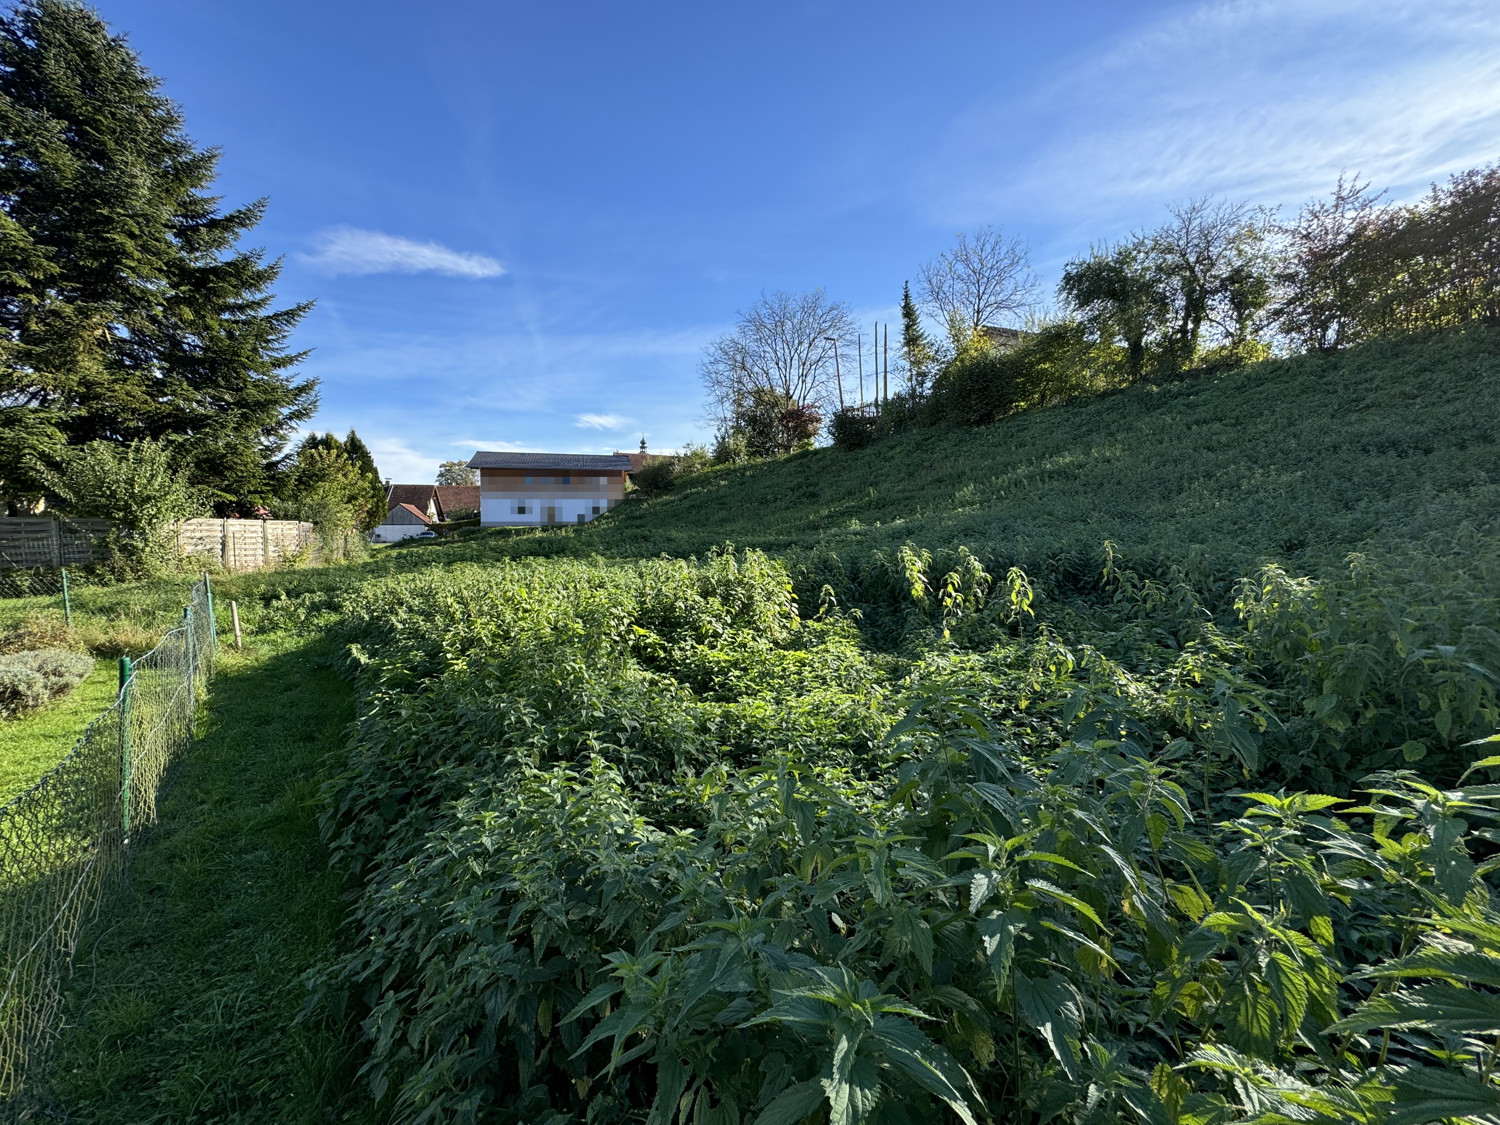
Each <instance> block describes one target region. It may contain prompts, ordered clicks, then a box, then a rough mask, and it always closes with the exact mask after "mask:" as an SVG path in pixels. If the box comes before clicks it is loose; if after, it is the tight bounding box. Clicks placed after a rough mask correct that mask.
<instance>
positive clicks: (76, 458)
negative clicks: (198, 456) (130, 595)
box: [48, 439, 206, 577]
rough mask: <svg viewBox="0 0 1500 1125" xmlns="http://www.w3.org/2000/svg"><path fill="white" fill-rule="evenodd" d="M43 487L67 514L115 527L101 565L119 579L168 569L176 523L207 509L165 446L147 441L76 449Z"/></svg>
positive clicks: (174, 546)
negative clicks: (58, 500) (52, 494)
mask: <svg viewBox="0 0 1500 1125" xmlns="http://www.w3.org/2000/svg"><path fill="white" fill-rule="evenodd" d="M48 485H49V491H51V492H52V493H54V494H55V495H58V496H61V497H62V499H63V502H64V504H65V506H66V508H67V510H68V512H69V513H70V514H72V515H75V516H82V517H86V518H87V517H92V518H97V519H107V520H110V521H112V522H113V523H114V527H113V528H112V529H111V531H110V532H109V533H108V534H107V535H106V536H105V537H104V540H103V546H104V548H105V551H104V556H105V563H106V565H108V566H109V567H110V568H111V569H113V570H115V571H116V572H117V573H118V574H120V575H121V576H122V577H124V576H142V575H147V574H154V573H159V572H161V571H163V570H165V569H168V568H169V566H170V564H171V563H172V561H173V560H174V559H175V558H176V557H177V537H176V532H177V524H178V523H179V522H180V521H182V520H184V519H187V518H189V517H190V516H194V515H198V514H201V513H202V512H203V510H204V508H205V506H206V497H205V496H204V495H203V494H202V492H201V491H200V490H199V489H197V488H195V487H194V486H193V485H191V484H189V483H188V482H187V480H186V479H185V478H184V476H183V475H182V473H180V472H179V471H178V470H177V467H176V465H175V464H174V463H173V460H172V456H171V453H170V451H169V449H168V447H167V446H166V444H165V443H163V442H158V441H151V440H149V439H143V440H140V441H133V442H130V443H128V444H123V445H122V444H120V443H117V442H109V441H91V442H89V443H88V444H86V445H83V446H77V447H75V448H73V449H71V450H69V451H68V453H67V455H66V458H65V460H64V465H63V471H62V472H61V474H49V479H48Z"/></svg>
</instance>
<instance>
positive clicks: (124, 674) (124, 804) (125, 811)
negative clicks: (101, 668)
mask: <svg viewBox="0 0 1500 1125" xmlns="http://www.w3.org/2000/svg"><path fill="white" fill-rule="evenodd" d="M132 682H133V675H132V669H131V667H130V657H128V656H122V657H120V793H121V797H120V806H121V814H120V831H121V835H122V837H123V838H124V840H125V841H126V842H127V843H128V842H129V840H130V770H131V766H132V765H133V764H134V763H133V762H132V761H131V755H132V753H133V749H132V747H131V745H130V692H131V684H132Z"/></svg>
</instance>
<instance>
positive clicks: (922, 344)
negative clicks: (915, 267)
mask: <svg viewBox="0 0 1500 1125" xmlns="http://www.w3.org/2000/svg"><path fill="white" fill-rule="evenodd" d="M901 360H902V363H903V364H904V365H905V367H906V388H907V391H908V392H909V393H911V394H913V395H917V396H918V397H920V396H922V395H924V394H926V393H927V384H928V382H929V381H931V379H932V365H933V361H934V356H933V353H932V342H931V341H930V340H928V338H927V330H926V329H925V328H923V327H922V315H921V313H919V312H918V311H917V303H916V302H915V301H913V300H912V299H911V285H910V284H909V283H908V282H905V281H903V282H902V283H901Z"/></svg>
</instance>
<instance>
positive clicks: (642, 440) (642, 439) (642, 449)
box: [641, 434, 646, 453]
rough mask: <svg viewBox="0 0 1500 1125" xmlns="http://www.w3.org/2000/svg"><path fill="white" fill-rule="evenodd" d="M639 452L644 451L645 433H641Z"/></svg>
mask: <svg viewBox="0 0 1500 1125" xmlns="http://www.w3.org/2000/svg"><path fill="white" fill-rule="evenodd" d="M641 452H642V453H645V452H646V435H645V434H642V435H641Z"/></svg>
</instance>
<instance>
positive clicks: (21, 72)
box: [0, 0, 317, 509]
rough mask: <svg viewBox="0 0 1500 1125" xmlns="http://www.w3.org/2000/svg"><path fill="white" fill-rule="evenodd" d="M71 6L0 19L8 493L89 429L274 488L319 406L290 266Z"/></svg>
mask: <svg viewBox="0 0 1500 1125" xmlns="http://www.w3.org/2000/svg"><path fill="white" fill-rule="evenodd" d="M158 85H159V84H158V82H157V79H156V78H155V77H154V76H153V75H152V74H151V73H150V72H149V71H147V70H146V68H145V67H144V66H143V65H142V64H141V62H140V60H139V58H138V57H137V56H136V54H135V53H134V52H133V51H132V50H131V49H130V47H129V46H128V45H127V44H126V42H125V40H124V39H122V38H120V37H117V36H112V35H111V34H110V33H109V29H108V28H107V27H106V26H105V25H104V23H103V22H102V21H101V20H100V19H99V18H98V17H97V16H96V15H94V13H93V12H91V11H90V10H89V9H87V8H85V7H83V6H82V5H81V4H78V3H76V2H74V0H22V2H21V3H20V4H18V5H17V6H16V7H15V8H14V9H12V10H11V11H10V12H8V13H6V14H4V15H0V432H3V433H4V435H5V440H3V441H0V501H3V502H4V503H5V504H6V505H8V506H10V507H11V508H13V509H14V508H25V507H27V506H28V505H30V504H32V503H34V502H35V501H36V500H37V499H38V498H40V497H41V496H42V495H43V494H44V493H45V491H46V487H45V481H46V480H47V479H48V476H47V471H46V470H47V469H48V468H49V467H55V466H56V465H57V464H58V463H59V462H60V460H61V459H62V458H63V454H64V451H65V449H66V448H67V447H76V446H81V445H83V444H85V443H87V442H89V441H94V440H104V441H112V442H128V441H132V440H137V439H158V440H163V441H165V442H166V443H167V444H168V445H169V447H170V448H171V450H172V456H173V460H174V462H175V463H176V465H177V466H178V470H179V471H180V472H182V473H184V474H185V475H186V477H187V478H188V479H189V480H190V481H191V482H192V483H194V484H197V485H201V486H203V487H205V488H207V489H209V490H211V491H212V493H213V494H215V495H216V496H217V497H218V498H219V500H220V502H221V505H222V506H224V507H231V506H236V505H237V504H239V505H243V504H245V503H253V502H258V501H260V500H262V499H265V498H268V497H269V495H270V492H271V487H272V471H273V468H274V463H275V460H276V457H277V455H278V453H279V452H280V450H281V448H282V446H283V444H284V442H285V440H286V438H287V437H288V436H289V435H290V433H291V432H292V430H293V429H294V428H295V426H296V425H297V424H298V423H299V422H302V421H305V420H306V419H307V418H309V417H311V415H312V413H313V410H314V409H315V407H316V404H317V399H316V384H315V382H314V381H313V380H310V379H299V378H297V377H296V375H295V373H294V372H293V370H292V369H293V368H295V367H296V365H297V363H298V362H299V361H300V360H301V358H302V355H301V354H299V353H293V352H289V351H288V350H287V348H286V343H287V338H288V336H289V334H290V333H291V331H292V329H293V328H294V327H295V326H296V324H297V323H298V321H299V320H301V318H302V317H303V315H305V313H306V312H307V310H308V307H309V306H308V305H305V304H302V305H294V306H291V307H289V308H283V309H273V307H272V301H273V299H274V298H273V297H272V295H271V293H270V291H269V290H270V286H271V285H272V284H273V283H274V282H275V280H276V278H277V276H278V274H279V273H280V262H279V261H269V262H268V261H266V260H265V259H264V257H263V255H262V254H261V253H260V252H259V251H255V250H241V249H239V248H238V245H237V244H238V242H239V240H240V238H241V237H242V236H243V235H244V234H245V233H246V232H247V231H249V230H251V229H252V228H253V227H254V226H255V225H256V224H257V223H258V222H259V220H260V218H261V215H262V212H263V210H264V207H265V202H264V200H261V201H257V202H255V203H251V204H249V205H248V206H244V207H240V208H237V209H234V210H229V211H223V210H221V209H220V207H219V201H218V199H217V197H215V196H212V195H210V194H208V189H209V188H210V187H211V185H212V182H213V179H214V174H215V166H216V164H217V161H218V153H217V152H216V151H215V150H213V149H200V148H198V147H196V146H195V145H194V144H193V142H192V140H191V139H190V138H189V137H188V136H187V135H186V133H185V132H184V131H183V121H182V116H181V113H180V112H179V110H178V109H177V107H176V106H175V105H174V104H173V103H172V102H170V101H168V100H167V99H166V98H165V97H163V96H162V95H161V94H160V93H159V91H158Z"/></svg>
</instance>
